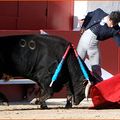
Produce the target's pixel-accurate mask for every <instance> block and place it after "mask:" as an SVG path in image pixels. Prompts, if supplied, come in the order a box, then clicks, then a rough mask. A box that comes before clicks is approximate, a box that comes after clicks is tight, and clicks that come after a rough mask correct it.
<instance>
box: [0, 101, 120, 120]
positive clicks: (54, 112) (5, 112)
mask: <svg viewBox="0 0 120 120" xmlns="http://www.w3.org/2000/svg"><path fill="white" fill-rule="evenodd" d="M65 101H66V100H65V99H50V100H48V101H47V104H48V107H49V109H47V110H41V109H40V106H39V105H30V104H29V103H28V102H27V103H26V102H16V103H15V102H14V103H10V106H0V119H120V109H104V110H93V109H88V107H90V106H92V101H91V100H89V101H87V100H86V99H84V100H83V101H82V102H81V104H79V105H78V106H73V108H72V109H64V105H65Z"/></svg>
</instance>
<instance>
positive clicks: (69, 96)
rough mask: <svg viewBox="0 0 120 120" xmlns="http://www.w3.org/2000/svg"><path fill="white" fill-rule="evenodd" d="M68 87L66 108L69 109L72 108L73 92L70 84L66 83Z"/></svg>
mask: <svg viewBox="0 0 120 120" xmlns="http://www.w3.org/2000/svg"><path fill="white" fill-rule="evenodd" d="M66 87H67V101H66V105H65V108H67V109H68V108H72V92H71V90H70V88H69V85H68V84H67V85H66Z"/></svg>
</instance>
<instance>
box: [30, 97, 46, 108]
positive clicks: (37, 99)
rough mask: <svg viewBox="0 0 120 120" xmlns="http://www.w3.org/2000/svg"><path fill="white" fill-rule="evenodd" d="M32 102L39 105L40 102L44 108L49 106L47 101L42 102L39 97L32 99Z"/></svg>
mask: <svg viewBox="0 0 120 120" xmlns="http://www.w3.org/2000/svg"><path fill="white" fill-rule="evenodd" d="M30 104H32V105H39V104H40V107H41V108H42V109H47V108H48V107H47V104H46V102H45V101H43V102H41V103H40V101H39V98H34V99H33V100H32V101H30Z"/></svg>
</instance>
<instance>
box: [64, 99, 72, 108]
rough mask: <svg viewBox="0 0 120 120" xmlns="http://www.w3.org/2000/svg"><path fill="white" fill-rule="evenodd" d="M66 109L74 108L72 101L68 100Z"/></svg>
mask: <svg viewBox="0 0 120 120" xmlns="http://www.w3.org/2000/svg"><path fill="white" fill-rule="evenodd" d="M65 108H66V109H69V108H72V102H71V101H67V103H66V105H65Z"/></svg>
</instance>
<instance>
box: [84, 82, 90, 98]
mask: <svg viewBox="0 0 120 120" xmlns="http://www.w3.org/2000/svg"><path fill="white" fill-rule="evenodd" d="M90 87H91V82H90V81H89V80H88V83H87V85H86V87H85V97H86V98H87V100H88V96H89V91H90Z"/></svg>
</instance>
